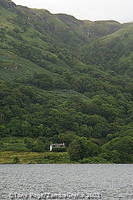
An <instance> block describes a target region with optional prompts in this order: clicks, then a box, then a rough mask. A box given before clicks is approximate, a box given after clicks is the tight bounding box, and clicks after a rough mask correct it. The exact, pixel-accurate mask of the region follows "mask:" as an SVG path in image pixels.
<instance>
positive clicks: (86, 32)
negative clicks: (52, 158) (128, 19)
mask: <svg viewBox="0 0 133 200" xmlns="http://www.w3.org/2000/svg"><path fill="white" fill-rule="evenodd" d="M60 142H65V144H66V151H68V154H69V156H70V160H72V161H80V162H81V163H93V162H105V163H106V162H113V163H133V23H126V24H120V23H119V22H116V21H96V22H92V21H89V20H88V21H87V20H86V21H84V20H77V19H76V18H74V17H73V16H69V15H66V14H51V13H50V12H49V11H47V10H39V9H30V8H27V7H23V6H17V5H16V4H15V3H13V2H12V1H10V0H0V151H1V152H2V151H16V152H22V151H23V152H46V151H48V150H49V144H50V143H60Z"/></svg>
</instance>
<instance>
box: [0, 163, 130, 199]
mask: <svg viewBox="0 0 133 200" xmlns="http://www.w3.org/2000/svg"><path fill="white" fill-rule="evenodd" d="M45 193H50V194H57V193H58V194H68V193H70V194H77V193H80V194H85V193H87V194H88V193H91V194H95V193H98V194H101V195H102V199H103V200H118V199H122V200H128V199H130V200H133V165H88V164H86V165H80V164H79V165H69V164H64V165H56V164H52V165H51V164H50V165H0V200H4V199H6V200H8V199H11V197H13V195H15V194H18V197H20V196H19V194H21V195H22V194H23V195H22V196H23V198H20V199H26V196H25V198H24V195H28V194H36V195H37V196H36V198H34V199H37V198H38V199H39V195H40V194H45ZM9 196H10V198H9ZM14 199H15V198H14ZM27 199H30V198H28V197H27ZM40 199H41V198H40ZM57 199H59V198H57ZM71 199H74V197H71Z"/></svg>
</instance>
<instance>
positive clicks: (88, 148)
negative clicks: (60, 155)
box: [68, 137, 98, 161]
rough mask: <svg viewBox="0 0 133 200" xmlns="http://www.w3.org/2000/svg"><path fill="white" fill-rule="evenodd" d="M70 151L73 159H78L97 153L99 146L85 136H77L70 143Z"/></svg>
mask: <svg viewBox="0 0 133 200" xmlns="http://www.w3.org/2000/svg"><path fill="white" fill-rule="evenodd" d="M68 153H69V156H70V159H71V160H74V161H78V160H82V159H83V158H85V157H89V156H95V155H97V153H98V146H97V145H96V144H94V143H93V142H91V141H89V140H87V139H86V138H84V137H77V138H76V139H74V140H73V142H72V143H71V144H70V145H69V148H68Z"/></svg>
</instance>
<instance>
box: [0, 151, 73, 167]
mask: <svg viewBox="0 0 133 200" xmlns="http://www.w3.org/2000/svg"><path fill="white" fill-rule="evenodd" d="M17 163H18V164H54V163H57V164H58V163H59V164H63V163H71V161H70V159H69V156H68V153H67V152H59V153H57V152H45V153H36V152H11V151H8V152H7V151H6V152H0V164H17Z"/></svg>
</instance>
